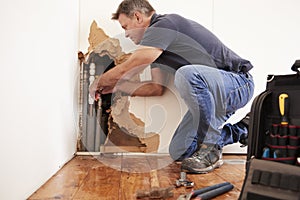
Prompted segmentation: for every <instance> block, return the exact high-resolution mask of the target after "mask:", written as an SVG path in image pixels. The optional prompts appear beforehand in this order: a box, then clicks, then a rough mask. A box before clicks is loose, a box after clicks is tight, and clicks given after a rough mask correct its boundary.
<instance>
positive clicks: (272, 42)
mask: <svg viewBox="0 0 300 200" xmlns="http://www.w3.org/2000/svg"><path fill="white" fill-rule="evenodd" d="M149 1H150V3H151V4H152V5H153V7H154V8H155V9H156V11H157V13H160V14H164V13H178V14H182V15H184V16H186V17H188V18H190V19H193V20H195V21H198V22H199V23H201V24H203V25H204V26H206V27H207V28H208V29H210V30H212V31H213V32H214V33H215V34H216V35H217V36H218V37H219V38H220V39H221V40H222V41H223V42H224V43H225V44H226V45H227V46H228V47H230V48H231V49H232V50H234V51H235V52H236V53H238V54H239V55H241V56H242V57H244V58H246V59H249V60H250V61H251V62H252V63H253V65H254V69H253V70H251V73H252V75H253V76H254V81H255V84H256V88H255V95H254V96H256V95H258V94H259V93H260V92H262V91H263V90H264V89H265V85H266V77H267V75H268V74H285V73H292V71H291V70H290V67H291V65H292V64H293V63H294V61H295V59H300V54H299V52H300V46H299V44H300V37H299V35H300V26H299V21H300V13H299V12H298V8H299V7H300V1H298V0H287V1H284V2H282V1H281V0H264V1H261V0H251V1H250V0H248V1H247V0H244V1H241V0H226V1H222V0H201V1H199V0H189V1H180V0H163V1H158V0H149ZM120 2H121V1H120V0H111V1H105V3H104V2H103V1H98V0H80V33H79V36H80V41H79V47H80V49H81V50H82V51H86V49H87V47H88V41H87V38H88V33H89V26H90V24H91V22H92V20H96V21H97V23H98V25H99V26H100V27H101V28H103V30H104V31H105V32H106V33H107V34H108V35H109V36H111V37H117V38H122V36H124V35H123V30H122V29H121V27H120V25H119V24H118V22H117V21H113V20H110V18H111V14H112V13H113V12H115V11H116V9H117V7H118V5H119V3H120ZM125 40H126V39H122V41H125ZM122 41H121V43H122ZM158 98H160V97H154V98H145V99H144V100H135V104H137V103H140V104H141V102H144V104H145V105H143V106H140V107H139V106H137V105H135V106H134V108H133V110H134V111H135V112H136V113H138V114H139V115H140V116H141V117H142V118H145V120H146V122H147V123H151V122H153V120H151V117H152V118H153V117H154V116H150V118H149V114H146V113H144V115H143V114H141V113H143V111H141V107H142V108H144V109H145V108H146V109H145V110H147V109H148V110H147V112H148V113H151V108H153V105H154V104H155V102H156V103H157V102H160V103H161V102H164V99H163V101H161V100H162V99H158ZM169 102H170V101H169ZM163 106H165V109H166V110H167V114H166V113H163V115H164V116H169V117H174V116H176V114H178V110H176V111H175V112H173V113H172V109H171V113H168V112H169V110H170V109H169V108H168V105H163ZM250 107H251V102H250V103H249V104H248V105H247V106H245V107H244V108H242V109H240V110H239V111H238V112H237V113H236V115H234V116H233V117H232V118H231V119H230V120H229V122H232V123H234V122H236V121H238V120H240V119H241V118H242V117H244V115H245V114H246V113H247V112H249V111H250ZM149 109H150V110H149ZM159 109H160V108H159ZM160 110H162V109H160ZM180 114H181V113H180ZM160 117H161V116H160ZM166 120H169V118H168V119H166ZM172 120H173V119H171V121H172ZM169 121H170V120H169ZM172 123H173V128H170V127H168V128H167V129H164V130H162V131H161V132H160V133H161V138H163V142H164V144H162V145H161V147H160V148H161V150H162V151H166V150H167V147H166V145H167V144H168V141H169V140H170V138H171V136H172V134H173V130H174V129H175V128H176V126H177V123H178V118H176V120H173V121H172ZM146 125H147V124H146ZM147 126H148V127H153V126H152V124H148V125H147ZM163 128H165V127H163ZM232 147H233V148H232ZM227 149H229V152H246V148H244V149H240V148H239V144H236V145H233V146H228V147H227ZM225 152H226V150H225Z"/></svg>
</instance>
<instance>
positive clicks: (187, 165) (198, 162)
mask: <svg viewBox="0 0 300 200" xmlns="http://www.w3.org/2000/svg"><path fill="white" fill-rule="evenodd" d="M221 165H223V160H222V150H221V149H220V148H218V146H217V145H215V144H201V145H200V148H199V150H198V151H196V152H195V153H194V154H193V155H192V157H190V158H186V159H184V160H183V161H182V163H181V170H182V171H185V172H188V173H197V174H204V173H208V172H211V171H213V170H214V169H215V168H218V167H220V166H221Z"/></svg>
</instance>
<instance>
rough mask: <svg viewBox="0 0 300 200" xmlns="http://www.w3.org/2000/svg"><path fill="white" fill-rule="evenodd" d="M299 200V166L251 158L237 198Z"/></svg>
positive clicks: (243, 199)
mask: <svg viewBox="0 0 300 200" xmlns="http://www.w3.org/2000/svg"><path fill="white" fill-rule="evenodd" d="M279 199H280V200H282V199H283V200H299V199H300V168H299V167H296V166H293V165H286V164H283V163H278V162H273V161H268V160H261V159H252V160H250V163H249V169H248V173H247V174H246V178H245V180H244V184H243V187H242V191H241V193H240V196H239V200H279Z"/></svg>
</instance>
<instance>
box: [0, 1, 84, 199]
mask: <svg viewBox="0 0 300 200" xmlns="http://www.w3.org/2000/svg"><path fill="white" fill-rule="evenodd" d="M78 5H79V3H78V1H77V0H48V1H45V0H44V1H41V0H26V1H23V0H10V1H5V2H1V7H0V25H1V31H0V58H1V62H0V67H1V79H0V91H1V94H0V95H1V98H0V124H1V126H0V135H1V140H0V155H1V156H0V159H1V165H0V199H7V200H8V199H9V200H21V199H26V198H27V197H29V195H31V194H32V193H33V192H34V191H35V190H36V189H38V188H39V187H40V186H41V185H42V184H43V183H45V182H46V181H47V180H48V179H49V178H50V177H51V176H52V175H53V174H54V173H55V172H56V171H57V170H58V169H59V168H60V167H61V166H62V165H63V164H64V163H66V162H67V161H68V160H70V159H71V158H72V156H73V154H74V153H75V151H76V130H75V127H76V126H75V125H76V124H75V112H76V111H75V110H74V106H73V102H74V98H73V96H74V86H75V76H76V70H77V69H76V68H77V50H78Z"/></svg>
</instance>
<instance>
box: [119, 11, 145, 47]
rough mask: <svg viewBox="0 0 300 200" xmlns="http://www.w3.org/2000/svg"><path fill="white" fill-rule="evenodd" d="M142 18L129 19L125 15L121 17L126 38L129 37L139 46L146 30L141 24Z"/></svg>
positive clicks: (137, 16)
mask: <svg viewBox="0 0 300 200" xmlns="http://www.w3.org/2000/svg"><path fill="white" fill-rule="evenodd" d="M139 17H141V16H139V15H134V16H133V17H132V18H129V17H127V16H126V15H125V14H120V15H119V19H118V21H119V23H120V24H121V26H122V28H123V29H124V30H125V37H129V38H130V39H131V40H132V41H133V42H134V43H135V44H139V43H140V42H141V39H142V38H143V35H144V32H145V28H144V27H143V23H141V18H139Z"/></svg>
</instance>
